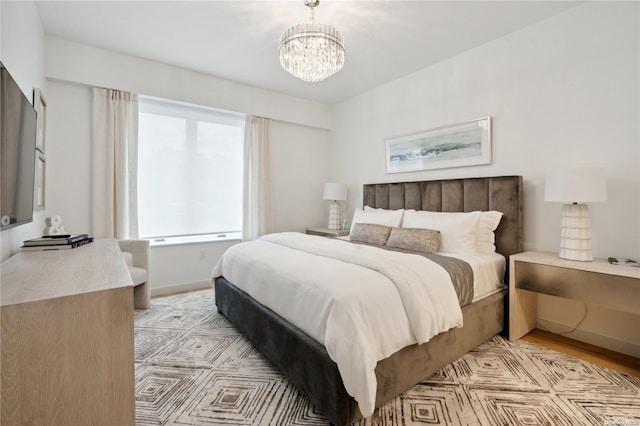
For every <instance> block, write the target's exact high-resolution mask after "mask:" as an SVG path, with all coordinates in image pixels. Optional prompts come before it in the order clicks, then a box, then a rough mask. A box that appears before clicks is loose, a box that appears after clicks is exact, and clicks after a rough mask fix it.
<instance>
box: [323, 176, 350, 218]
mask: <svg viewBox="0 0 640 426" xmlns="http://www.w3.org/2000/svg"><path fill="white" fill-rule="evenodd" d="M323 198H324V199H325V200H330V201H331V205H330V207H329V227H328V228H329V229H342V223H341V222H340V217H341V216H340V203H339V202H338V201H345V200H346V199H347V185H344V184H341V183H325V184H324V197H323Z"/></svg>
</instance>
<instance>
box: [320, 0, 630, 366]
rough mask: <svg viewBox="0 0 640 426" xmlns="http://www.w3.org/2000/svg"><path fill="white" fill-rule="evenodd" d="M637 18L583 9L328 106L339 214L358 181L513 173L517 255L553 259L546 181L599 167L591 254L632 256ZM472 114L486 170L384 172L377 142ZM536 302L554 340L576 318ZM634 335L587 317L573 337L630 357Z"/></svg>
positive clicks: (554, 222)
mask: <svg viewBox="0 0 640 426" xmlns="http://www.w3.org/2000/svg"><path fill="white" fill-rule="evenodd" d="M639 17H640V4H638V3H620V2H601V3H592V2H588V3H586V4H584V5H582V6H579V7H577V8H573V9H570V10H568V11H566V12H564V13H562V14H560V15H557V16H555V17H552V18H550V19H547V20H545V21H542V22H540V23H538V24H535V25H532V26H530V27H528V28H525V29H523V30H521V31H518V32H515V33H512V34H510V35H507V36H505V37H503V38H501V39H498V40H495V41H493V42H490V43H488V44H486V45H483V46H480V47H478V48H475V49H473V50H470V51H468V52H465V53H464V54H461V55H459V56H457V57H454V58H452V59H450V60H447V61H445V62H442V63H440V64H437V65H435V66H432V67H430V68H426V69H423V70H421V71H419V72H416V73H414V74H412V75H409V76H406V77H404V78H401V79H399V80H396V81H393V82H390V83H388V84H385V85H383V86H380V87H378V88H376V89H374V90H371V91H368V92H366V93H364V94H362V95H360V96H357V97H354V98H352V99H350V100H348V101H346V102H343V103H341V104H339V105H336V106H335V111H334V131H332V152H331V154H330V157H331V158H334V159H335V161H334V162H333V163H332V164H331V165H330V174H331V176H332V177H333V178H335V179H337V180H340V181H342V182H346V183H348V184H349V190H350V194H357V195H354V196H352V195H350V196H349V211H350V212H352V211H353V209H354V208H355V207H356V206H359V205H360V203H361V200H362V184H364V183H374V182H389V181H405V180H424V179H440V178H458V177H472V176H494V175H504V174H517V175H522V176H523V177H524V193H525V197H524V247H525V249H527V250H541V251H550V252H555V251H557V249H558V247H559V242H560V209H561V205H560V204H556V203H546V202H544V201H543V192H544V174H545V171H546V170H547V169H548V168H553V167H556V166H563V165H569V166H571V165H575V166H579V165H599V166H604V167H605V169H606V173H607V177H608V191H609V194H608V201H607V202H606V203H601V204H593V205H591V206H590V210H591V216H592V228H593V245H594V255H596V256H598V257H607V256H618V257H630V258H640V124H639V123H640V120H639V118H640V96H639V95H640V81H639V80H640V79H639V75H640V32H639V28H640V25H639V22H640V20H639ZM482 116H491V117H492V119H493V122H492V125H493V163H492V164H491V165H488V166H476V167H468V168H457V169H445V170H434V171H428V172H417V173H401V174H392V175H385V174H384V138H385V137H392V136H398V135H404V134H410V133H412V132H417V131H421V130H426V129H429V128H433V127H438V126H442V125H446V124H452V123H456V122H462V121H466V120H470V119H475V118H479V117H482ZM541 299H543V300H541V303H540V308H539V320H541V321H540V322H541V323H544V322H545V321H547V322H546V323H547V324H552V323H553V325H554V326H555V325H557V324H560V325H561V326H563V328H562V329H561V330H562V331H564V330H568V329H570V328H572V327H573V325H575V324H577V322H578V321H579V320H580V318H581V316H582V312H583V311H582V304H579V305H578V306H575V305H574V304H570V303H563V301H562V300H560V299H558V300H555V299H554V300H551V299H550V298H541ZM639 328H640V316H637V315H626V314H624V315H623V314H622V313H619V312H616V311H611V310H603V309H600V308H595V307H594V308H592V307H590V308H589V313H588V315H587V318H586V320H585V322H584V323H583V324H582V326H581V327H580V329H579V330H578V333H574V334H572V336H573V337H576V338H581V339H584V340H587V341H589V340H590V341H592V342H594V343H596V344H603V343H604V344H605V346H611V347H614V348H616V349H617V350H621V351H623V352H626V353H632V354H634V355H635V356H640V335H639V334H638V332H637V330H638V329H639ZM555 330H558V329H557V328H556V329H555ZM596 341H597V342H596Z"/></svg>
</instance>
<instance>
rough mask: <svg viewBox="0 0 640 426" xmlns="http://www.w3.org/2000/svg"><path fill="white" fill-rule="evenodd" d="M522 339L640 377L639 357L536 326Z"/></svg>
mask: <svg viewBox="0 0 640 426" xmlns="http://www.w3.org/2000/svg"><path fill="white" fill-rule="evenodd" d="M522 339H523V340H526V341H527V342H531V343H535V344H537V345H540V346H544V347H545V348H549V349H553V350H555V351H558V352H562V353H565V354H568V355H572V356H575V357H576V358H580V359H583V360H585V361H589V362H591V363H593V364H597V365H601V366H603V367H607V368H610V369H612V370H615V371H619V372H621V373H624V374H628V375H630V376H634V377H638V378H640V358H635V357H632V356H629V355H625V354H621V353H618V352H614V351H610V350H608V349H604V348H600V347H598V346H594V345H590V344H588V343H584V342H580V341H577V340H573V339H570V338H568V337H565V336H560V335H558V334H553V333H549V332H548V331H543V330H539V329H537V328H536V329H534V330H533V331H531V332H530V333H529V334H527V335H526V336H524V337H523V338H522Z"/></svg>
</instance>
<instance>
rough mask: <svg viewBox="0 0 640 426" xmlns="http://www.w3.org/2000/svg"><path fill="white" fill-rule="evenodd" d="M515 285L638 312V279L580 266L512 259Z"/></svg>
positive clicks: (519, 287)
mask: <svg viewBox="0 0 640 426" xmlns="http://www.w3.org/2000/svg"><path fill="white" fill-rule="evenodd" d="M514 272H515V287H516V288H518V289H522V290H529V291H533V292H536V293H541V294H549V295H552V296H557V297H564V298H567V299H574V300H581V301H584V302H589V303H593V304H596V305H601V306H606V307H609V308H613V309H616V310H619V311H624V312H630V313H634V314H640V303H638V299H637V298H638V295H639V294H640V280H638V279H637V278H632V277H625V276H619V275H611V274H605V273H598V272H592V271H584V270H580V269H570V268H562V267H558V266H551V265H541V264H538V263H530V262H522V261H516V262H515V271H514Z"/></svg>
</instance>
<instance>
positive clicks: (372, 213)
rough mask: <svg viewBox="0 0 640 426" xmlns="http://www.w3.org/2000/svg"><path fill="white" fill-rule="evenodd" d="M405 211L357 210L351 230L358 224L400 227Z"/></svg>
mask: <svg viewBox="0 0 640 426" xmlns="http://www.w3.org/2000/svg"><path fill="white" fill-rule="evenodd" d="M403 213H404V210H402V209H400V210H384V209H371V210H367V211H364V210H361V209H356V211H355V212H354V213H353V219H352V220H351V230H352V231H353V226H354V225H355V224H356V223H373V224H374V225H384V226H391V227H396V228H397V227H399V226H400V224H401V223H402V215H403Z"/></svg>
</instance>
